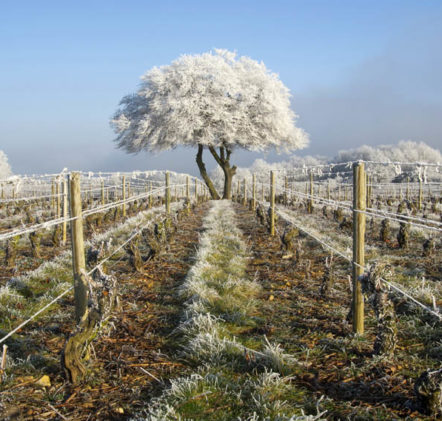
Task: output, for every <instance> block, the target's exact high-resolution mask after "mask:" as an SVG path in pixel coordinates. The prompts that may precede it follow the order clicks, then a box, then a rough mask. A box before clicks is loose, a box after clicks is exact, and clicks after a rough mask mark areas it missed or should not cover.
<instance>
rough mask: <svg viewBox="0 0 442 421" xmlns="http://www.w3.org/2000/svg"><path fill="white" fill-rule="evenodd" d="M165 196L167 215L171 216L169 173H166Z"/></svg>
mask: <svg viewBox="0 0 442 421" xmlns="http://www.w3.org/2000/svg"><path fill="white" fill-rule="evenodd" d="M164 194H165V197H164V198H165V203H166V214H167V215H169V214H170V186H169V171H166V191H165V192H164Z"/></svg>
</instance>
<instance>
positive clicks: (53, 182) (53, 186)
mask: <svg viewBox="0 0 442 421" xmlns="http://www.w3.org/2000/svg"><path fill="white" fill-rule="evenodd" d="M12 193H13V194H14V189H13V190H12ZM54 195H55V181H54V179H52V184H51V209H52V210H54V208H55V197H54ZM12 197H14V196H12Z"/></svg>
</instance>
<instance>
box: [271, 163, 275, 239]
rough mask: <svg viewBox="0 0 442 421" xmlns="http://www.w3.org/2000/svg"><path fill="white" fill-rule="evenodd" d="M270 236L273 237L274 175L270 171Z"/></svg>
mask: <svg viewBox="0 0 442 421" xmlns="http://www.w3.org/2000/svg"><path fill="white" fill-rule="evenodd" d="M270 235H271V236H273V235H275V173H274V172H273V171H270Z"/></svg>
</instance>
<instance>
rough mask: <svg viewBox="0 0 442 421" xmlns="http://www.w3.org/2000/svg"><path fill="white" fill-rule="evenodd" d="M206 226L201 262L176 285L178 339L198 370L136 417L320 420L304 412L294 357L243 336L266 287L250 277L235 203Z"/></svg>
mask: <svg viewBox="0 0 442 421" xmlns="http://www.w3.org/2000/svg"><path fill="white" fill-rule="evenodd" d="M203 227H204V233H203V234H202V236H201V238H200V246H199V250H198V252H197V255H196V262H195V264H194V266H193V267H192V268H191V270H190V271H189V273H188V275H187V278H186V280H185V282H184V283H183V285H182V286H181V287H180V289H179V291H178V294H179V295H180V296H181V297H182V299H183V300H185V301H184V307H185V311H184V314H183V318H182V321H181V323H180V325H179V326H178V328H177V329H176V332H175V333H176V334H175V338H174V340H176V341H177V342H178V344H179V345H178V348H179V357H180V358H181V359H183V360H185V361H186V362H187V363H188V364H189V365H190V367H192V369H193V373H192V374H191V375H189V376H186V377H181V378H178V379H174V380H172V381H171V385H170V387H169V388H168V389H166V390H165V391H164V392H163V393H162V395H161V396H159V397H158V398H155V399H153V400H152V401H151V402H150V404H149V406H148V407H147V408H146V411H145V412H146V413H145V414H144V415H143V416H140V417H138V418H136V420H150V421H153V420H183V419H194V420H205V419H211V420H228V419H229V420H230V419H235V420H258V419H259V420H267V419H268V420H270V419H271V420H316V419H320V418H321V415H322V414H319V415H304V412H303V409H302V408H303V406H304V403H305V399H304V394H303V391H300V390H299V389H297V388H295V387H294V386H293V384H292V380H293V378H292V377H291V376H290V374H291V373H292V372H293V371H294V369H295V367H296V366H297V364H298V363H297V361H296V359H295V358H294V357H293V356H291V355H289V354H287V353H285V352H284V351H283V349H282V348H281V347H280V346H279V345H277V344H271V343H270V342H269V341H268V340H267V338H266V337H265V336H261V338H260V339H259V340H258V339H257V338H256V336H248V335H247V334H246V335H242V333H243V332H247V331H250V330H251V329H256V328H257V327H258V326H259V324H260V322H261V321H262V320H260V319H259V318H258V317H257V316H256V314H257V305H258V303H259V301H258V300H257V299H256V298H257V296H258V294H260V291H261V288H260V286H259V285H258V284H257V283H256V282H254V281H253V280H250V279H248V277H247V274H246V268H247V263H248V259H249V257H250V256H249V251H248V250H247V247H246V244H245V242H244V241H243V239H242V236H241V232H240V231H239V229H238V228H237V226H236V222H235V214H234V211H233V208H232V204H231V203H230V202H229V201H214V202H212V205H211V209H210V211H209V213H208V215H207V216H206V218H205V219H204V225H203ZM315 412H317V411H315Z"/></svg>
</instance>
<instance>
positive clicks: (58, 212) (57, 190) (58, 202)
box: [55, 179, 61, 218]
mask: <svg viewBox="0 0 442 421" xmlns="http://www.w3.org/2000/svg"><path fill="white" fill-rule="evenodd" d="M55 194H56V196H57V197H56V208H55V209H56V212H55V215H56V218H60V216H61V197H60V180H58V179H57V182H56V183H55Z"/></svg>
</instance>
